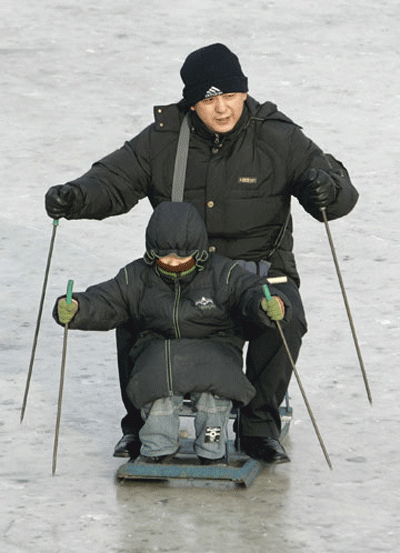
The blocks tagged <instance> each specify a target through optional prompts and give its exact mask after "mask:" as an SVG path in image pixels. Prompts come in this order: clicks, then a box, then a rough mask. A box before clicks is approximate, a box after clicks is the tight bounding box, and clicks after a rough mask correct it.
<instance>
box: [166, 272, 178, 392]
mask: <svg viewBox="0 0 400 553" xmlns="http://www.w3.org/2000/svg"><path fill="white" fill-rule="evenodd" d="M180 297H181V286H180V284H179V281H176V282H175V299H174V306H173V309H172V322H173V325H174V331H175V338H180V337H181V331H180V329H179V318H178V308H179V300H180ZM165 363H166V369H167V387H168V393H169V395H170V396H173V395H174V389H173V379H172V359H171V340H165Z"/></svg>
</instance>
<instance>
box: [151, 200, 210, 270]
mask: <svg viewBox="0 0 400 553" xmlns="http://www.w3.org/2000/svg"><path fill="white" fill-rule="evenodd" d="M207 250H208V237H207V230H206V227H205V225H204V222H203V220H202V218H201V217H200V214H199V212H198V211H197V209H196V208H195V207H194V206H193V205H191V204H188V203H184V202H163V203H161V204H159V205H158V206H157V207H156V209H155V210H154V212H153V214H152V216H151V217H150V220H149V224H148V225H147V229H146V253H145V255H144V258H145V261H146V262H147V263H152V262H153V261H154V260H155V259H156V258H159V257H164V256H166V255H168V254H170V253H175V254H176V255H178V256H179V257H189V256H194V258H195V259H196V262H199V261H205V260H206V259H207V257H208V253H207Z"/></svg>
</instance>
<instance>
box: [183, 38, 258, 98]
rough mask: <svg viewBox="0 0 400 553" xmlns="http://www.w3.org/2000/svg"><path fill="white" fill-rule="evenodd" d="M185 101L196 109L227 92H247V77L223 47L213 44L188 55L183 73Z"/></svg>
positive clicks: (232, 54)
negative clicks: (205, 101) (195, 106)
mask: <svg viewBox="0 0 400 553" xmlns="http://www.w3.org/2000/svg"><path fill="white" fill-rule="evenodd" d="M181 77H182V81H183V83H184V85H185V87H184V89H183V98H184V99H185V100H186V102H187V104H188V105H189V106H193V105H194V104H196V103H197V102H199V101H200V100H203V99H204V98H210V97H212V96H217V95H219V94H225V93H227V92H247V91H248V88H247V77H246V76H245V75H244V74H243V72H242V68H241V67H240V63H239V59H238V57H237V56H236V55H235V54H234V53H233V52H231V51H230V50H229V48H227V47H226V46H224V45H223V44H219V43H216V44H211V45H210V46H205V47H204V48H200V49H199V50H195V51H194V52H192V53H191V54H189V55H188V57H187V58H186V60H185V62H184V64H183V65H182V69H181Z"/></svg>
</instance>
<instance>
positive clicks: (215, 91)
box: [204, 86, 223, 98]
mask: <svg viewBox="0 0 400 553" xmlns="http://www.w3.org/2000/svg"><path fill="white" fill-rule="evenodd" d="M221 94H223V92H222V90H220V89H219V88H217V87H216V86H212V87H211V88H209V89H208V90H207V92H206V94H205V96H204V98H212V97H213V96H220V95H221Z"/></svg>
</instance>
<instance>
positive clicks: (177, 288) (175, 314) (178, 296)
mask: <svg viewBox="0 0 400 553" xmlns="http://www.w3.org/2000/svg"><path fill="white" fill-rule="evenodd" d="M180 299H181V285H180V284H179V281H178V280H177V281H176V282H175V300H174V307H173V310H172V322H173V324H174V331H175V338H180V337H181V331H180V328H179V316H178V309H179V300H180Z"/></svg>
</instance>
